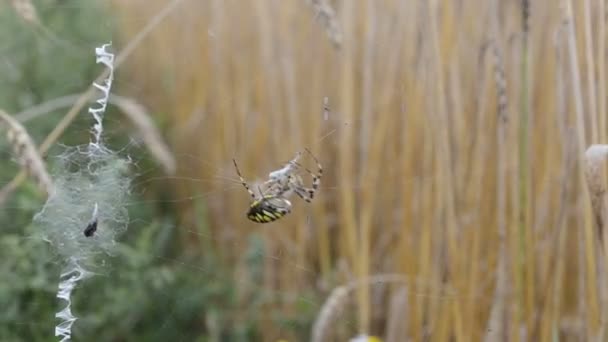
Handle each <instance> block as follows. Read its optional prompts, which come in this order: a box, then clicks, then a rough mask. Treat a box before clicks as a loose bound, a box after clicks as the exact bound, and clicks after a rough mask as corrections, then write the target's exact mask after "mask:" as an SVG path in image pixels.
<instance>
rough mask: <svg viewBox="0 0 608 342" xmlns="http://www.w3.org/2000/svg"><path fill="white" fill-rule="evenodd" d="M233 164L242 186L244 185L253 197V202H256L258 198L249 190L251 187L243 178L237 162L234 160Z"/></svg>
mask: <svg viewBox="0 0 608 342" xmlns="http://www.w3.org/2000/svg"><path fill="white" fill-rule="evenodd" d="M232 162H233V163H234V168H235V169H236V174H237V175H238V176H239V178H240V179H241V184H243V186H244V187H245V189H247V192H248V193H249V195H251V198H253V200H256V199H257V197H256V196H255V194H254V193H253V191H251V189H250V188H249V185H247V182H245V179H243V176H242V175H241V171H240V170H239V166H238V165H237V164H236V160H235V159H232Z"/></svg>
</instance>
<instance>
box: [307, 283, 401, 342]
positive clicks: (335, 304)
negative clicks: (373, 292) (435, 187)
mask: <svg viewBox="0 0 608 342" xmlns="http://www.w3.org/2000/svg"><path fill="white" fill-rule="evenodd" d="M386 283H401V284H405V283H406V279H405V277H404V276H402V275H399V274H379V275H375V276H370V277H368V278H364V279H359V280H354V281H352V282H350V283H348V284H345V285H341V286H338V287H336V288H334V289H333V290H332V291H331V294H330V295H329V297H327V299H326V300H325V302H324V303H323V306H322V307H321V310H320V311H319V315H318V316H317V319H316V320H315V322H314V324H313V326H312V337H311V341H312V342H323V341H327V340H328V339H329V336H331V335H330V334H331V332H332V331H331V328H332V327H333V323H334V322H335V321H336V318H337V317H339V316H340V314H341V313H342V311H343V310H344V308H345V307H346V305H347V304H348V300H349V295H350V293H351V292H352V291H354V290H356V289H358V288H359V287H361V286H363V285H372V286H373V285H384V284H386Z"/></svg>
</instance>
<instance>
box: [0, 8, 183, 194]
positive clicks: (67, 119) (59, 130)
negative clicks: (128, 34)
mask: <svg viewBox="0 0 608 342" xmlns="http://www.w3.org/2000/svg"><path fill="white" fill-rule="evenodd" d="M181 1H182V0H172V1H171V2H170V3H169V4H167V5H166V6H165V7H163V9H162V10H161V11H160V12H158V13H157V15H156V16H154V17H153V18H152V19H151V20H150V21H149V22H148V23H147V24H146V26H145V27H144V28H143V29H141V31H139V32H138V34H137V35H136V36H135V37H134V38H133V39H132V40H131V41H130V42H129V44H127V45H126V46H125V48H124V49H123V50H122V51H121V53H120V54H118V56H117V57H116V60H115V61H114V68H118V67H119V66H120V65H122V64H123V63H124V62H125V61H126V59H127V58H128V57H129V56H130V55H131V53H133V51H134V50H135V48H136V47H137V46H138V45H139V44H141V42H142V41H143V40H144V38H146V37H147V36H148V35H149V34H150V32H152V31H153V30H154V28H156V27H157V26H158V25H159V24H160V23H161V22H162V21H163V20H164V19H165V18H166V17H167V16H168V15H169V14H171V13H172V11H173V10H174V9H175V8H176V7H177V5H178V4H179V3H180V2H181ZM109 74H110V70H108V69H105V70H104V71H103V72H102V73H101V74H100V75H99V76H97V78H96V79H95V81H94V82H93V83H94V84H95V83H99V82H102V81H103V80H104V79H105V78H107V77H108V75H109ZM95 94H96V89H95V87H94V86H91V87H89V88H88V89H87V91H85V92H84V93H83V94H82V95H81V96H80V97H79V98H78V99H77V100H76V102H75V103H74V105H73V106H72V107H71V108H70V110H69V111H68V112H67V113H66V115H65V116H64V117H63V118H62V119H61V121H59V122H58V123H57V125H55V127H54V128H53V130H52V131H51V132H50V133H49V134H48V135H47V136H46V138H45V139H44V141H43V142H42V144H41V145H40V146H39V148H38V150H39V153H40V155H41V156H45V155H46V153H47V152H48V150H49V149H50V148H51V146H53V144H54V143H55V142H56V141H57V139H59V137H60V136H61V135H62V134H63V133H64V132H65V130H66V129H67V128H68V126H69V125H70V124H71V123H72V121H74V119H75V118H76V117H77V116H78V114H79V113H80V111H81V110H82V109H83V108H84V107H85V106H86V105H87V103H88V102H89V101H90V100H91V98H92V97H93V96H94V95H95ZM24 180H25V172H24V171H21V172H19V174H18V175H17V176H15V178H13V179H12V180H11V181H10V182H9V183H8V184H6V185H4V186H3V187H2V189H0V199H5V198H7V197H8V196H9V195H10V194H11V193H12V192H13V191H15V190H16V189H17V187H18V186H19V185H20V184H21V183H22V182H23V181H24ZM0 204H1V203H0Z"/></svg>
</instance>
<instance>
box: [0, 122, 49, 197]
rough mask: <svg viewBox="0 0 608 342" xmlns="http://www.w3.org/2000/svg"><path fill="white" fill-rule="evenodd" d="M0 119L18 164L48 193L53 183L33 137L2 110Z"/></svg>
mask: <svg viewBox="0 0 608 342" xmlns="http://www.w3.org/2000/svg"><path fill="white" fill-rule="evenodd" d="M0 119H1V121H2V122H3V123H4V124H5V126H6V128H7V133H6V136H7V139H8V141H9V143H10V144H11V146H12V147H13V152H14V154H15V157H16V158H17V161H18V162H19V165H21V167H22V168H23V169H24V170H25V172H26V173H27V174H28V175H30V176H31V177H32V178H34V179H35V180H36V182H37V183H38V187H39V188H40V189H41V190H43V191H44V192H46V193H47V194H50V192H51V190H52V187H53V183H52V181H51V177H50V176H49V174H48V172H47V171H46V167H45V164H44V161H43V160H42V157H41V156H40V154H39V153H38V150H37V149H36V145H35V144H34V141H33V139H32V138H31V137H30V135H29V134H28V133H27V130H26V129H25V128H24V127H23V126H22V125H21V124H20V123H19V122H18V121H17V120H15V119H14V118H13V117H11V116H10V115H8V114H7V113H5V112H4V111H2V110H0Z"/></svg>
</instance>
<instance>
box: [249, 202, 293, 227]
mask: <svg viewBox="0 0 608 342" xmlns="http://www.w3.org/2000/svg"><path fill="white" fill-rule="evenodd" d="M290 212H291V203H290V202H289V201H288V200H286V199H284V198H280V197H275V196H266V197H264V198H262V199H261V200H258V201H255V202H253V203H251V206H250V207H249V211H247V218H248V219H250V220H251V221H254V222H257V223H269V222H273V221H276V220H278V219H280V218H281V217H283V216H285V215H287V214H289V213H290Z"/></svg>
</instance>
